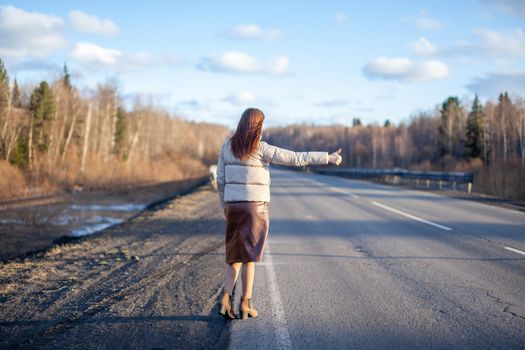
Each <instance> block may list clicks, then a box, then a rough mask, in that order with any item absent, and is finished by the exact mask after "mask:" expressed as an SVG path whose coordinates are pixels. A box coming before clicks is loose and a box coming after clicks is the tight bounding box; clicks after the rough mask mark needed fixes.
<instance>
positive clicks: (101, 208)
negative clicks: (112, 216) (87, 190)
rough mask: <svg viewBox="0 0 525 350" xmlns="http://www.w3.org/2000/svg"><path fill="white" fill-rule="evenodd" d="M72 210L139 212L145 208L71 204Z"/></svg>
mask: <svg viewBox="0 0 525 350" xmlns="http://www.w3.org/2000/svg"><path fill="white" fill-rule="evenodd" d="M69 207H70V208H71V209H73V210H84V211H139V210H142V209H144V208H146V205H145V204H132V203H128V204H106V205H101V204H89V205H80V204H72V205H70V206H69Z"/></svg>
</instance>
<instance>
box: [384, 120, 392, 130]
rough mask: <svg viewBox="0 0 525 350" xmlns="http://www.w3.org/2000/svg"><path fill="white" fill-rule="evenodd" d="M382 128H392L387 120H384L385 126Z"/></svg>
mask: <svg viewBox="0 0 525 350" xmlns="http://www.w3.org/2000/svg"><path fill="white" fill-rule="evenodd" d="M383 126H384V127H385V128H389V127H391V126H392V123H390V120H389V119H387V120H385V124H384V125H383Z"/></svg>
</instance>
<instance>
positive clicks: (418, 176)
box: [308, 168, 474, 193]
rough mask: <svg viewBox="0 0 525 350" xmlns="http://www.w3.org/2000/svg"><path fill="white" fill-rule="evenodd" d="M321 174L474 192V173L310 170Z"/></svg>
mask: <svg viewBox="0 0 525 350" xmlns="http://www.w3.org/2000/svg"><path fill="white" fill-rule="evenodd" d="M308 171H312V172H315V173H319V174H326V175H338V176H344V177H350V178H354V179H367V180H377V181H384V182H389V183H394V184H410V185H415V186H416V187H421V186H424V187H426V188H438V189H440V190H443V189H452V190H453V191H456V190H459V189H463V188H464V190H466V191H467V192H468V193H471V192H472V183H473V182H474V174H473V173H460V172H439V171H418V170H407V169H399V168H395V169H355V168H309V169H308Z"/></svg>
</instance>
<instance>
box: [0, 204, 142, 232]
mask: <svg viewBox="0 0 525 350" xmlns="http://www.w3.org/2000/svg"><path fill="white" fill-rule="evenodd" d="M144 208H146V205H145V204H140V203H109V204H107V203H104V204H84V203H73V204H49V205H42V206H35V207H26V208H19V209H14V210H12V211H9V212H3V213H2V214H3V215H2V216H3V217H1V218H0V225H2V224H5V225H16V226H20V227H24V226H25V227H43V226H46V227H51V228H52V229H54V230H55V231H56V232H64V234H65V235H67V236H72V237H80V236H86V235H90V234H93V233H95V232H98V231H101V230H104V229H106V228H108V227H110V226H113V225H115V224H119V223H121V222H123V221H124V220H126V219H127V218H129V217H130V216H132V215H133V214H135V213H137V212H138V211H141V210H143V209H144Z"/></svg>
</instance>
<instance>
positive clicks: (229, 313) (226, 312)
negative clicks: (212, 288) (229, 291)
mask: <svg viewBox="0 0 525 350" xmlns="http://www.w3.org/2000/svg"><path fill="white" fill-rule="evenodd" d="M221 301H222V300H221ZM219 313H220V314H221V315H222V316H223V317H224V318H225V319H227V320H234V319H235V313H234V312H233V308H232V297H231V295H228V303H227V304H223V303H221V302H220V301H219Z"/></svg>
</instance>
